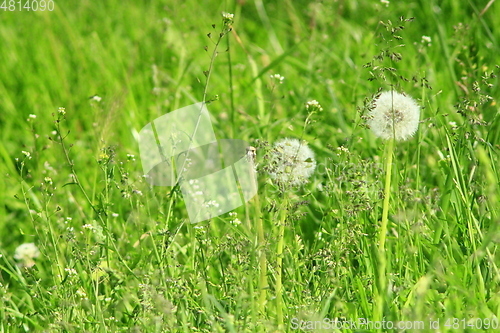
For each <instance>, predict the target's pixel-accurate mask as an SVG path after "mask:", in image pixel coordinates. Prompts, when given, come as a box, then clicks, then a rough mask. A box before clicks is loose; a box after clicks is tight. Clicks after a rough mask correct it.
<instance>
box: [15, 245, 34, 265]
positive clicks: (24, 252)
mask: <svg viewBox="0 0 500 333" xmlns="http://www.w3.org/2000/svg"><path fill="white" fill-rule="evenodd" d="M39 256H40V251H39V250H38V247H37V246H36V245H35V243H24V244H21V245H19V246H18V247H17V248H16V251H15V252H14V259H17V260H19V261H20V265H21V266H23V267H28V268H29V267H33V266H34V265H35V261H34V260H33V259H36V258H38V257H39Z"/></svg>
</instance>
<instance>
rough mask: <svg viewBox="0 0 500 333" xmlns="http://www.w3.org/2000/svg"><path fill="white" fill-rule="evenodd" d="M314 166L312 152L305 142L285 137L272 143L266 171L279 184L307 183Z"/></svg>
mask: <svg viewBox="0 0 500 333" xmlns="http://www.w3.org/2000/svg"><path fill="white" fill-rule="evenodd" d="M315 168H316V160H315V159H314V152H313V151H312V150H311V148H309V147H308V146H307V143H305V142H303V141H302V142H301V141H299V140H297V139H289V138H286V139H281V140H279V141H277V142H276V143H275V144H274V147H273V148H272V150H271V152H270V154H269V167H268V169H267V171H268V172H269V175H270V176H271V178H272V179H274V180H275V181H276V183H278V184H279V185H281V186H287V185H290V186H297V185H301V184H304V183H307V179H308V178H309V177H311V175H312V174H313V172H314V169H315Z"/></svg>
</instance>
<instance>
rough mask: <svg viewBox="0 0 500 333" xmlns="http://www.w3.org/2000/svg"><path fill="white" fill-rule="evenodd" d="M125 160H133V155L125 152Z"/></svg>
mask: <svg viewBox="0 0 500 333" xmlns="http://www.w3.org/2000/svg"><path fill="white" fill-rule="evenodd" d="M127 160H129V161H134V162H135V155H132V154H127Z"/></svg>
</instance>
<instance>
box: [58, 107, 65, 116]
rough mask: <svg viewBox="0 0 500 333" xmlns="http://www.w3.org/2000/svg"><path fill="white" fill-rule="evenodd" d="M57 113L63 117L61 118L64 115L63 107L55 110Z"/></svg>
mask: <svg viewBox="0 0 500 333" xmlns="http://www.w3.org/2000/svg"><path fill="white" fill-rule="evenodd" d="M57 112H59V114H61V115H63V116H64V115H66V109H65V108H63V107H60V108H59V109H58V110H57Z"/></svg>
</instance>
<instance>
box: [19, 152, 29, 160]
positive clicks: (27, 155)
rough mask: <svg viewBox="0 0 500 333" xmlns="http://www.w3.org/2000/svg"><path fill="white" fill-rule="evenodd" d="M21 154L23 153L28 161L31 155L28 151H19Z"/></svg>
mask: <svg viewBox="0 0 500 333" xmlns="http://www.w3.org/2000/svg"><path fill="white" fill-rule="evenodd" d="M21 153H23V154H24V156H26V158H27V159H28V160H31V153H30V152H29V151H24V150H23V151H21Z"/></svg>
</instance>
